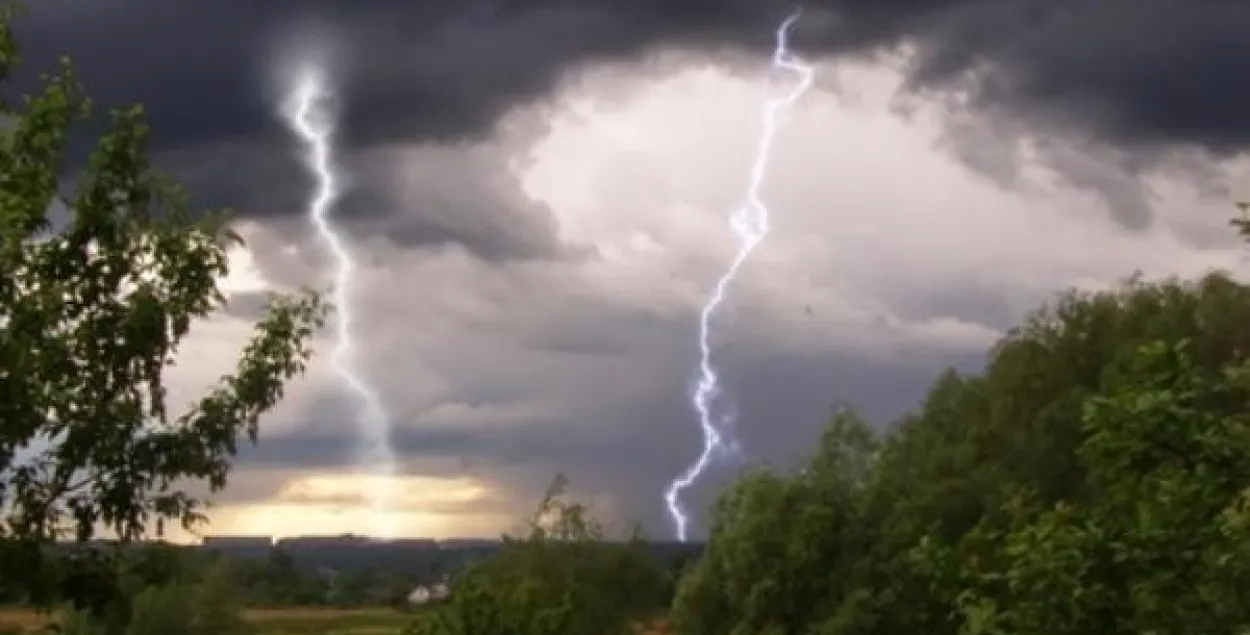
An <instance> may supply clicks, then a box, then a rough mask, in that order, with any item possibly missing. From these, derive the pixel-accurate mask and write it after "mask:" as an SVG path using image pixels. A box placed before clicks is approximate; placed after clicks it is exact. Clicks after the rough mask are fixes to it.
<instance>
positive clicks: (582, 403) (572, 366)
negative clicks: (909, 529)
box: [17, 0, 1250, 537]
mask: <svg viewBox="0 0 1250 635" xmlns="http://www.w3.org/2000/svg"><path fill="white" fill-rule="evenodd" d="M789 10H790V9H789V8H788V7H787V6H785V5H783V4H779V3H775V2H767V1H764V0H682V1H681V2H673V1H672V0H499V1H496V2H477V1H476V0H465V1H464V2H447V1H445V0H438V1H435V0H404V1H402V2H401V1H399V0H351V1H346V0H344V1H338V2H333V1H330V0H321V1H315V0H314V1H300V2H296V1H295V0H267V1H265V2H254V1H248V0H214V1H213V2H208V1H207V0H185V1H182V2H177V3H171V2H157V0H98V1H96V2H91V3H85V4H84V3H82V2H72V1H71V0H40V1H39V2H37V3H33V4H32V6H31V8H30V10H29V12H28V15H27V16H26V17H24V18H22V19H21V20H20V21H19V22H18V24H17V34H18V37H19V41H20V42H21V43H22V44H23V58H24V66H23V71H22V75H21V77H20V78H19V79H20V80H21V81H24V82H26V84H25V85H31V84H30V83H31V82H32V81H33V78H34V76H35V72H36V71H37V70H40V69H42V70H47V69H49V68H50V67H51V65H52V64H53V63H54V62H55V60H56V57H57V56H58V55H61V54H68V55H70V56H72V57H73V58H74V60H75V62H76V66H77V68H78V71H79V76H80V78H81V79H82V81H83V82H84V83H85V84H86V85H87V87H88V89H89V91H90V92H91V94H92V95H93V97H94V99H95V100H96V101H97V102H98V103H100V104H102V105H106V106H121V105H126V104H130V103H133V102H142V103H143V104H145V106H146V108H147V110H148V114H149V117H150V120H151V122H152V124H153V126H154V130H155V133H154V138H153V152H154V157H155V160H156V162H157V163H158V165H159V166H160V167H161V168H163V169H165V170H167V171H169V172H171V173H173V174H174V175H176V176H178V177H179V178H180V179H181V180H183V182H184V183H186V184H187V185H188V187H189V188H190V189H191V192H192V194H193V195H194V197H195V200H196V203H197V205H199V206H202V207H220V206H229V207H231V208H232V209H233V210H234V214H235V216H234V217H235V219H236V223H237V228H238V230H239V231H240V232H241V233H242V234H243V236H244V237H245V238H246V240H247V246H246V248H245V249H240V250H238V251H236V252H235V253H234V254H233V263H234V265H233V271H232V274H231V276H230V278H229V279H227V280H226V281H225V283H224V285H225V288H226V290H227V291H228V293H229V295H230V299H231V302H230V308H229V310H228V311H226V312H225V313H223V314H222V315H220V316H218V317H217V318H215V319H213V320H212V321H209V322H206V323H204V324H202V325H200V326H199V328H198V330H197V331H196V333H195V335H194V336H193V338H192V339H191V341H189V342H188V344H187V345H186V347H185V348H184V350H183V351H182V353H181V354H182V356H183V358H184V359H186V360H194V361H193V362H183V363H182V364H180V365H179V367H178V371H179V372H178V373H177V374H176V375H175V376H173V377H172V378H171V380H170V381H171V386H170V387H171V398H172V399H173V400H174V401H175V403H178V402H187V401H189V400H190V399H191V398H192V397H194V396H195V395H197V394H199V393H200V391H202V390H204V388H205V387H206V386H207V385H209V384H210V383H211V382H212V381H213V380H215V379H216V378H217V377H218V376H219V375H221V374H222V373H223V372H226V371H227V370H228V369H229V368H230V367H231V365H232V363H233V361H234V360H235V358H236V356H237V354H238V351H239V350H240V347H241V345H242V344H243V342H244V338H245V337H246V335H247V333H248V330H249V328H250V325H251V322H252V321H254V320H255V319H256V318H257V316H258V311H259V309H260V307H261V304H262V300H263V297H264V294H265V293H267V292H269V291H289V290H292V289H295V288H297V287H299V286H301V285H312V286H323V285H325V284H326V283H327V282H328V280H329V279H330V278H329V276H330V275H331V271H332V266H333V263H332V262H331V261H330V259H329V258H328V257H327V253H326V251H325V249H324V247H323V245H322V243H321V242H320V241H319V239H318V236H317V234H316V232H315V231H314V229H313V228H312V227H311V226H310V225H309V223H308V221H307V218H306V217H305V211H306V202H307V199H308V197H309V196H310V191H311V188H312V187H313V186H314V183H313V181H312V180H311V178H310V176H309V175H308V173H307V171H306V169H305V166H304V164H303V162H302V160H301V152H302V149H301V147H300V145H299V143H298V141H297V140H296V139H295V138H294V137H293V136H292V135H291V134H290V132H289V130H288V129H287V127H286V126H285V125H284V122H283V121H282V119H281V117H280V114H279V112H278V110H279V106H280V103H279V102H280V101H281V99H282V91H283V90H284V89H285V88H286V87H287V84H288V83H289V81H290V77H291V73H292V72H293V67H294V66H295V65H296V64H297V63H298V62H299V61H300V56H301V55H310V54H316V55H318V56H320V57H321V58H322V61H323V62H324V63H325V64H327V65H328V68H331V69H332V70H333V72H334V75H335V77H336V86H337V88H338V93H337V97H336V101H335V105H336V111H337V114H338V115H339V120H340V121H339V134H338V136H337V138H336V142H337V150H338V155H337V163H338V165H339V166H340V167H341V168H342V171H343V174H344V176H345V178H346V179H347V180H348V187H347V189H346V190H345V191H344V192H343V196H342V198H341V199H340V201H339V203H338V205H337V206H336V207H335V208H334V210H333V222H334V223H335V224H336V226H337V227H339V228H340V229H341V232H342V234H343V236H344V237H345V239H346V240H347V241H348V246H349V248H350V250H351V251H352V253H353V255H354V258H355V260H356V267H355V272H354V274H353V275H354V278H353V285H354V286H353V288H352V289H353V290H352V299H353V301H352V310H353V311H354V319H355V323H354V333H355V350H356V353H355V355H356V360H357V366H358V367H359V368H360V370H361V372H362V374H363V375H364V376H366V377H367V378H368V379H369V380H370V381H371V382H372V384H373V385H374V386H375V387H376V389H377V391H378V393H379V395H380V396H381V398H382V400H383V401H384V402H385V404H386V407H387V409H388V410H389V412H390V415H391V419H392V422H393V426H394V428H393V431H392V437H393V442H394V445H395V448H396V452H397V455H398V476H397V477H396V478H397V492H398V493H397V495H396V498H395V501H394V506H393V511H392V516H393V522H394V525H395V527H396V531H398V532H399V533H402V534H405V535H412V536H431V537H443V536H492V535H496V534H498V533H499V532H500V531H503V530H506V529H508V528H509V527H511V526H513V525H514V524H515V521H516V520H517V519H519V518H521V517H522V515H524V514H525V513H526V512H528V511H529V510H530V508H531V507H532V505H533V503H534V502H535V501H536V500H537V497H538V496H539V495H540V494H541V492H542V490H543V488H544V487H545V486H546V484H547V483H548V482H549V481H550V479H551V478H552V476H553V475H554V474H556V473H557V472H563V473H565V474H567V475H568V476H569V478H570V479H571V482H572V485H573V491H574V492H575V493H576V494H578V495H579V496H581V497H582V498H584V499H585V500H587V501H589V502H590V503H591V504H592V506H593V508H594V509H595V510H596V512H597V513H598V514H599V515H600V516H601V517H602V518H604V519H605V520H607V521H609V522H612V523H617V524H623V523H627V522H630V521H632V520H639V521H641V522H643V523H644V525H645V526H646V527H647V528H648V529H649V530H650V533H651V534H653V535H658V536H668V535H671V532H672V528H671V526H670V524H669V522H668V519H667V517H666V514H665V510H664V504H663V491H664V488H665V486H666V485H667V483H668V481H669V480H671V479H672V478H673V477H674V476H676V475H677V474H679V473H680V472H681V471H682V470H683V469H684V468H685V467H686V465H687V464H689V463H690V461H692V460H693V459H694V458H695V456H696V455H697V453H698V450H699V448H700V446H701V439H700V432H699V428H698V425H697V422H696V419H695V418H694V415H693V414H692V412H691V409H690V406H689V403H688V394H689V390H690V388H691V382H692V376H693V371H694V365H695V362H696V355H697V346H696V339H695V338H696V328H697V321H698V314H699V309H700V307H701V305H702V303H703V302H704V301H705V299H706V296H707V294H708V291H709V289H710V287H711V285H712V284H713V283H714V282H715V280H716V278H717V277H718V276H719V275H720V273H721V271H722V270H723V269H724V267H725V266H726V265H727V264H728V262H729V261H730V259H731V258H732V257H733V255H734V252H735V250H736V248H737V245H736V243H735V241H734V236H733V234H732V232H731V230H730V228H729V225H728V224H727V218H728V213H729V211H730V210H732V209H733V208H734V207H735V206H737V205H739V204H740V202H741V199H742V197H743V192H744V187H745V183H746V177H747V173H748V170H749V168H750V162H751V158H752V152H753V151H754V149H755V143H756V137H757V134H758V131H759V127H760V111H761V108H762V107H763V103H764V100H765V99H766V98H767V97H768V96H769V94H774V93H775V92H776V91H779V90H785V89H786V85H787V84H786V82H788V81H792V78H791V77H788V76H786V75H784V74H780V73H776V74H770V73H769V55H770V53H771V48H772V46H773V41H772V37H773V30H774V28H775V27H776V25H777V23H778V22H780V21H781V20H782V19H783V18H785V16H786V15H787V13H788V12H789ZM1247 31H1250V3H1246V2H1244V0H1133V1H1131V2H1130V1H1127V0H1124V1H1121V0H1108V1H1105V2H1096V3H1095V2H1088V0H1082V1H1077V0H992V1H991V0H894V1H890V2H884V1H882V0H813V1H811V2H809V3H807V5H806V6H805V7H804V14H803V17H802V19H801V21H800V22H799V23H798V25H797V26H796V28H795V31H794V34H793V38H792V41H791V44H792V47H793V49H794V51H795V52H796V53H797V54H799V55H801V56H802V57H803V58H804V59H805V60H806V61H807V62H808V63H810V64H812V66H813V67H814V68H815V70H816V73H817V81H816V85H815V86H814V88H813V89H812V90H811V91H809V92H808V93H806V94H805V95H804V97H803V98H802V100H801V101H800V102H798V103H797V104H796V105H795V107H794V108H793V109H792V110H791V111H789V112H788V113H787V115H786V116H785V117H784V121H783V124H782V128H781V129H780V132H779V134H778V136H777V138H776V145H775V147H774V150H773V161H772V163H771V165H770V168H769V171H768V173H767V179H766V182H765V184H764V189H763V192H762V193H763V196H764V199H765V200H766V202H767V203H768V205H769V208H770V209H771V210H772V231H771V233H770V234H769V236H768V237H767V239H766V240H765V241H764V243H763V244H761V245H760V247H759V249H758V250H757V251H756V252H755V253H754V254H753V255H752V257H751V260H750V261H749V262H748V263H747V265H746V266H745V267H744V268H743V270H742V272H741V275H740V276H739V278H738V279H737V281H736V283H735V284H734V286H733V288H732V291H731V297H730V298H729V300H728V302H727V303H726V304H725V305H724V308H723V311H722V313H721V314H720V317H719V318H718V320H717V322H716V323H715V334H714V338H713V344H714V346H715V362H716V364H717V366H718V367H719V368H720V369H721V371H722V379H723V380H724V384H725V388H726V390H727V391H728V392H729V393H730V394H731V395H732V399H733V403H734V405H735V408H736V413H737V424H736V430H737V434H738V436H739V438H740V440H741V444H742V448H743V451H744V458H745V463H742V462H740V463H738V464H734V465H730V466H722V467H720V468H718V469H715V470H713V471H712V472H711V473H710V474H709V477H708V478H707V479H706V480H705V481H703V482H702V484H701V485H700V486H699V487H696V488H694V489H693V490H691V491H690V492H689V493H688V496H687V501H688V503H689V505H690V507H691V509H692V510H695V512H696V514H695V521H696V522H695V527H694V530H695V531H694V533H695V534H696V535H697V534H699V533H701V532H703V531H705V530H706V527H705V526H704V525H703V524H702V523H701V522H700V520H701V517H702V515H701V514H700V513H698V512H699V511H700V510H702V509H704V508H705V507H706V505H707V504H708V503H710V501H711V500H712V498H713V497H714V496H715V494H716V491H717V489H718V487H720V486H722V485H723V484H724V483H725V482H726V480H727V479H728V478H730V477H732V476H733V475H734V473H735V470H737V469H740V468H741V467H742V465H743V464H754V463H767V464H772V465H777V466H783V467H784V466H788V465H793V464H794V463H796V462H797V461H798V460H800V459H802V458H803V457H804V456H805V455H806V454H807V453H808V452H809V451H810V448H811V447H812V444H813V442H814V440H815V439H816V436H817V435H818V434H819V431H820V429H821V426H822V424H823V423H824V422H825V421H826V420H827V418H828V416H829V413H830V410H831V408H832V407H833V406H834V405H835V404H838V403H844V402H845V403H849V404H852V405H853V406H855V407H856V408H858V409H859V411H860V412H861V413H862V414H863V415H864V416H866V417H867V418H869V419H870V420H872V421H873V422H876V423H878V424H880V425H883V426H884V425H886V424H887V423H888V422H889V421H890V420H891V419H892V418H895V417H897V416H899V415H900V414H902V413H904V412H905V411H906V410H908V409H909V408H911V407H914V406H915V405H916V404H917V402H918V400H919V399H920V398H921V397H922V396H923V394H924V391H925V389H926V387H927V386H928V384H929V383H930V382H931V381H932V380H933V378H934V377H935V376H936V375H937V374H938V373H940V372H941V371H942V370H943V369H945V368H947V367H950V366H956V367H959V368H963V369H969V370H975V369H977V368H978V367H979V365H980V364H981V363H982V360H983V359H984V356H985V351H986V350H987V348H988V347H989V346H990V345H991V344H992V343H993V342H994V341H995V340H996V339H997V338H998V337H999V336H1000V334H1001V333H1002V332H1003V331H1004V330H1005V329H1006V328H1008V327H1010V326H1011V325H1012V324H1013V323H1014V322H1016V321H1017V320H1018V319H1019V318H1020V316H1021V315H1022V314H1023V313H1025V312H1027V311H1028V310H1030V309H1032V308H1034V307H1036V306H1037V305H1038V304H1040V303H1041V302H1043V301H1045V300H1046V299H1047V298H1049V297H1051V296H1052V295H1053V294H1054V293H1055V292H1056V291H1058V290H1061V289H1064V288H1069V287H1080V288H1099V287H1103V286H1106V285H1109V284H1114V283H1115V282H1116V281H1117V280H1119V279H1122V278H1123V277H1125V276H1128V275H1129V274H1132V273H1133V272H1134V271H1138V270H1140V271H1142V272H1143V273H1144V274H1146V275H1147V276H1148V277H1149V276H1161V275H1169V274H1178V275H1183V276H1188V275H1195V274H1199V273H1202V272H1204V271H1206V270H1208V269H1210V268H1225V269H1230V270H1233V271H1235V272H1246V271H1247V269H1248V267H1247V265H1246V263H1245V262H1244V258H1243V253H1244V252H1245V248H1244V246H1243V245H1241V244H1239V243H1238V241H1237V239H1236V237H1235V236H1234V235H1233V234H1232V233H1231V232H1230V231H1229V230H1228V228H1227V220H1228V217H1229V215H1230V214H1231V213H1233V212H1234V211H1235V210H1234V209H1233V208H1232V205H1231V203H1232V202H1233V201H1234V200H1238V199H1239V197H1243V196H1244V195H1245V194H1247V190H1248V189H1250V162H1248V161H1246V160H1245V151H1246V150H1247V149H1248V148H1250V116H1247V114H1246V106H1247V104H1248V103H1250V83H1247V82H1246V81H1244V79H1245V70H1244V69H1246V68H1250V46H1246V45H1245V43H1244V34H1245V33H1246V32H1247ZM19 83H20V82H19ZM333 334H334V331H333V329H327V330H326V331H325V332H324V333H323V334H322V335H321V337H320V339H319V340H318V342H317V348H318V350H319V351H322V352H321V354H320V355H319V357H318V358H317V360H316V361H315V363H314V365H313V366H312V367H311V368H310V371H309V373H308V375H307V376H306V377H305V378H303V379H302V380H300V381H298V382H297V383H296V384H295V385H294V386H292V387H291V389H290V391H289V392H288V396H287V398H286V399H285V401H284V402H283V403H282V404H281V405H280V407H278V408H277V409H276V410H275V411H273V412H272V413H271V414H270V415H269V416H268V417H266V418H265V419H264V420H263V421H262V432H261V439H260V443H259V445H258V446H257V447H255V448H249V449H247V450H245V451H244V453H243V455H242V456H241V457H240V460H239V462H238V464H237V467H236V469H235V470H234V472H233V473H232V477H231V485H230V487H229V488H228V489H227V490H226V491H225V492H223V493H222V494H221V495H220V496H219V497H218V498H217V500H216V506H215V508H214V510H213V513H212V525H211V526H210V527H209V528H208V529H207V531H210V532H212V533H266V534H273V535H277V536H283V535H294V534H308V533H315V534H331V533H340V532H350V531H355V532H363V533H367V532H368V531H369V527H367V526H361V522H360V518H361V517H362V516H361V515H362V513H364V510H366V508H367V507H368V500H367V498H368V497H367V493H368V491H369V489H370V488H371V487H376V483H371V482H370V480H369V477H368V476H367V475H366V474H364V473H363V472H362V471H361V470H359V469H358V468H357V467H356V466H355V463H356V461H355V460H354V456H353V453H352V451H351V448H352V447H353V444H354V439H355V438H356V435H357V426H356V424H355V419H356V417H357V414H358V410H359V404H358V403H357V402H356V400H355V399H354V397H353V396H352V395H351V394H350V393H349V392H348V391H346V390H345V389H344V386H343V383H342V381H340V380H339V378H338V377H337V376H336V375H335V374H334V372H333V371H332V369H331V368H330V367H329V364H328V362H327V356H328V351H329V350H330V349H331V348H332V346H333V344H334V342H333V341H332V340H333Z"/></svg>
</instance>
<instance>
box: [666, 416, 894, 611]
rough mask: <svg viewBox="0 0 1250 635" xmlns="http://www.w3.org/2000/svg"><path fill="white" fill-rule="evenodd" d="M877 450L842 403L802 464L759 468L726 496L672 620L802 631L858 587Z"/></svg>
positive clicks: (862, 425)
mask: <svg viewBox="0 0 1250 635" xmlns="http://www.w3.org/2000/svg"><path fill="white" fill-rule="evenodd" d="M877 449H878V440H877V439H876V437H875V435H874V434H873V432H872V430H871V429H870V427H869V426H868V424H867V423H866V422H864V421H863V420H862V419H860V418H859V417H858V416H857V415H856V414H855V413H854V412H852V411H850V410H848V409H843V410H841V411H840V412H838V413H837V414H836V415H835V416H834V418H833V419H832V421H831V422H830V423H829V425H828V427H827V429H826V431H825V433H824V435H823V437H822V439H821V441H820V445H819V448H818V450H817V452H816V454H815V456H813V457H812V459H811V461H810V462H809V463H808V464H807V466H806V467H804V468H803V469H802V470H801V471H799V472H798V473H796V474H793V475H790V476H783V475H779V474H775V473H772V472H769V471H764V470H758V471H754V472H751V473H749V474H747V475H746V476H744V477H743V478H742V479H741V480H740V481H738V483H736V484H735V485H734V486H733V487H732V488H730V489H729V490H728V491H727V492H726V493H725V494H724V495H722V497H721V498H720V499H719V500H718V502H717V504H716V507H715V509H714V512H713V521H712V532H711V537H710V539H709V542H708V546H707V548H706V550H705V551H704V553H703V556H702V558H701V559H700V560H699V561H698V563H697V564H695V565H694V567H692V568H691V569H690V571H689V572H688V573H687V575H686V576H685V577H684V578H683V579H682V581H681V583H680V585H679V586H678V589H677V595H676V598H675V599H674V602H673V612H672V616H673V620H674V624H675V625H676V627H677V628H678V630H679V631H680V632H681V633H683V635H756V634H777V635H784V634H787V633H803V632H805V631H806V629H807V628H809V627H810V626H811V625H812V624H815V623H819V622H823V621H825V620H828V619H833V617H834V616H833V615H832V614H831V611H835V610H836V608H837V607H838V606H839V605H840V604H841V603H842V601H843V599H845V598H848V597H850V596H851V594H852V593H853V587H852V585H851V583H852V581H853V579H854V575H853V574H854V568H855V565H856V563H857V562H858V559H859V556H860V555H861V554H862V553H863V552H864V550H865V548H866V547H867V536H866V535H865V534H864V533H863V530H864V528H865V524H864V522H863V520H862V517H861V515H862V511H863V505H862V500H863V494H864V488H865V486H866V485H867V483H868V479H869V477H870V475H871V469H872V465H873V457H874V455H875V454H876V452H877Z"/></svg>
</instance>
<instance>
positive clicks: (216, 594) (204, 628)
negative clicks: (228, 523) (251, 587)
mask: <svg viewBox="0 0 1250 635" xmlns="http://www.w3.org/2000/svg"><path fill="white" fill-rule="evenodd" d="M236 589H237V586H236V584H235V579H234V574H233V571H232V570H231V567H230V561H229V560H227V559H225V558H218V559H217V560H216V561H214V562H213V564H212V565H211V566H210V567H209V568H208V571H207V572H205V574H204V579H203V580H201V581H200V584H199V585H198V586H197V587H196V588H195V593H194V595H193V596H192V603H191V604H192V610H191V611H190V616H191V620H190V621H191V628H190V629H189V630H188V631H184V632H188V633H191V634H192V635H246V633H248V632H249V629H248V625H247V623H246V622H244V620H243V598H242V597H241V596H240V595H239V593H238V592H237V591H236Z"/></svg>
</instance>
